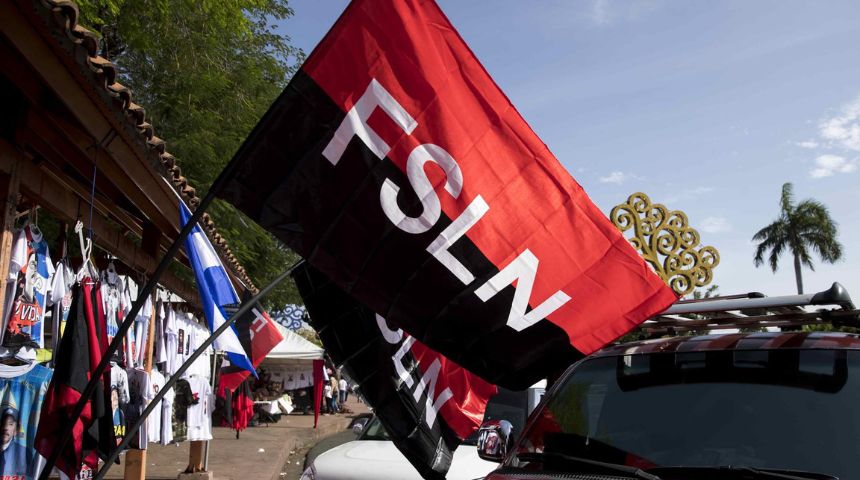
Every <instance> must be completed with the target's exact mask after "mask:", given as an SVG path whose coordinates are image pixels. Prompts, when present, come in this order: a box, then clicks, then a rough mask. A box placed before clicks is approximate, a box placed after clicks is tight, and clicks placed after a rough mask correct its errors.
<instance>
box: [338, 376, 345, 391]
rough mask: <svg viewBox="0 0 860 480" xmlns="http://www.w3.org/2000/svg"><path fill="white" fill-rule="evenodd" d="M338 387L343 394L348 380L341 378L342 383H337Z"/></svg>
mask: <svg viewBox="0 0 860 480" xmlns="http://www.w3.org/2000/svg"><path fill="white" fill-rule="evenodd" d="M337 386H338V388H339V389H340V391H342V392H343V391H345V390H346V379H345V378H341V379H340V382H338V383H337Z"/></svg>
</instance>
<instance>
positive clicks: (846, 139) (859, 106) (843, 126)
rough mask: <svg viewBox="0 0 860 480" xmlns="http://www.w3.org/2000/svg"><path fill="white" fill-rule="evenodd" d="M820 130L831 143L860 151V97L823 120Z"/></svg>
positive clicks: (819, 126) (819, 125)
mask: <svg viewBox="0 0 860 480" xmlns="http://www.w3.org/2000/svg"><path fill="white" fill-rule="evenodd" d="M818 132H819V134H820V135H821V138H823V139H825V140H827V141H829V142H830V143H831V144H834V145H838V146H841V147H842V148H846V149H848V150H854V151H860V97H857V98H856V99H855V100H854V101H852V102H849V103H848V104H846V105H843V107H842V111H841V112H840V113H839V114H838V115H835V116H833V117H831V118H825V119H824V120H822V121H821V122H820V123H819V124H818ZM825 176H827V175H825Z"/></svg>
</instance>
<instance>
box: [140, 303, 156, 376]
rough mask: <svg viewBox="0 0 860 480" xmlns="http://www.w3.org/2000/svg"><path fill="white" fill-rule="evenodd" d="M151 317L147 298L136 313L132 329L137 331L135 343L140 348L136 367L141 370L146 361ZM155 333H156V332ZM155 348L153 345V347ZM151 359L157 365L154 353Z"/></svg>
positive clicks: (150, 304) (150, 306)
mask: <svg viewBox="0 0 860 480" xmlns="http://www.w3.org/2000/svg"><path fill="white" fill-rule="evenodd" d="M151 317H152V299H151V298H147V299H146V302H144V304H143V307H141V309H140V311H139V312H137V318H135V319H134V320H135V321H134V329H135V330H136V331H137V333H136V337H137V343H138V344H139V345H140V347H139V348H138V350H137V362H136V363H137V366H138V367H140V368H143V364H144V363H145V361H146V343H147V342H148V341H149V340H148V338H149V320H150V318H151ZM156 333H157V332H156ZM153 348H155V345H153ZM152 355H153V358H154V359H155V360H154V361H155V363H158V358H157V356H156V353H155V352H153V354H152Z"/></svg>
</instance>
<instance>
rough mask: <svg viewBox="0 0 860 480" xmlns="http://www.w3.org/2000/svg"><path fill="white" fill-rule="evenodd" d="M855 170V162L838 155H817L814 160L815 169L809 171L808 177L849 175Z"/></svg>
mask: <svg viewBox="0 0 860 480" xmlns="http://www.w3.org/2000/svg"><path fill="white" fill-rule="evenodd" d="M855 170H857V161H856V160H847V159H845V157H840V156H839V155H830V154H827V155H819V156H818V157H816V158H815V168H813V169H812V170H810V171H809V176H810V177H812V178H824V177H830V176H832V175H833V174H836V173H851V172H853V171H855Z"/></svg>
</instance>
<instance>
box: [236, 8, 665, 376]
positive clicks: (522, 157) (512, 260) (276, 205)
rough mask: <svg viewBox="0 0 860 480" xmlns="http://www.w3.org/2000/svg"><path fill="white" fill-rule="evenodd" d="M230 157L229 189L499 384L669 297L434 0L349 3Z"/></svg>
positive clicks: (425, 338)
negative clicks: (233, 168) (233, 165)
mask: <svg viewBox="0 0 860 480" xmlns="http://www.w3.org/2000/svg"><path fill="white" fill-rule="evenodd" d="M234 161H236V162H239V163H240V168H239V172H238V173H237V175H235V176H234V178H233V180H232V182H231V184H230V185H228V187H227V188H226V190H225V191H224V192H222V193H221V195H222V196H224V197H225V198H226V199H228V200H229V201H231V202H232V203H233V204H234V205H236V206H237V207H239V208H240V209H242V210H243V211H244V212H246V213H247V214H248V215H249V216H251V217H252V218H254V219H255V220H256V221H257V222H259V223H260V224H261V225H262V226H264V227H265V228H267V229H269V230H270V231H272V232H273V233H274V234H276V235H277V236H278V237H280V238H281V239H282V240H284V242H286V243H287V244H288V245H289V246H290V247H291V248H292V249H294V250H295V251H297V252H298V253H299V254H301V255H302V256H304V257H305V258H306V259H307V260H308V261H309V262H310V263H311V264H312V265H313V266H314V267H316V268H318V269H319V270H321V271H322V272H323V273H324V274H325V275H326V276H328V277H330V278H331V279H332V280H333V281H334V282H335V283H337V284H338V285H340V286H341V287H342V288H344V289H345V290H346V291H347V293H349V294H350V295H352V296H353V297H355V298H356V299H358V300H359V301H361V302H362V303H363V304H365V305H367V306H368V307H369V308H370V309H371V310H373V311H375V312H379V313H380V314H382V315H383V316H384V317H385V318H386V319H388V321H390V322H392V324H394V325H396V326H398V327H401V328H403V329H404V330H405V331H406V332H408V333H409V334H411V335H413V336H415V337H416V338H418V339H420V340H421V341H422V342H424V343H425V344H426V345H428V346H429V347H431V348H433V349H435V350H437V351H439V352H440V353H443V354H444V355H445V356H447V357H449V358H450V359H452V360H454V361H456V362H458V363H459V364H461V365H463V366H464V367H466V368H469V369H470V370H472V371H474V372H476V373H478V374H479V375H481V376H482V377H483V378H485V379H487V380H489V381H491V382H493V383H497V384H500V385H504V386H508V387H511V388H526V387H528V386H529V385H531V384H532V383H534V382H535V381H536V380H538V379H540V378H542V377H545V376H546V375H547V372H548V370H558V369H561V368H564V367H566V366H567V365H568V364H569V363H570V362H572V361H574V360H576V359H577V358H581V357H582V355H584V354H588V353H591V352H593V351H595V350H596V349H598V348H600V347H601V346H603V345H604V344H606V343H608V342H610V341H612V340H614V339H615V338H617V337H618V336H620V335H622V334H623V333H625V332H627V331H628V330H630V329H631V328H633V327H634V326H636V325H637V324H638V323H640V322H641V321H643V320H645V319H646V318H648V317H649V316H652V315H653V314H655V313H657V312H659V311H661V310H663V309H664V308H666V307H667V306H668V305H669V304H671V303H672V302H673V301H674V300H675V295H674V294H673V293H672V291H671V290H670V289H669V288H668V287H666V286H665V284H664V283H663V282H662V281H661V280H660V279H659V278H658V277H657V275H656V274H654V273H653V272H652V271H651V269H650V268H649V267H647V266H646V264H645V262H644V261H643V260H642V259H641V258H640V257H639V255H638V254H637V253H636V251H635V250H634V249H633V248H632V247H631V246H630V245H629V244H628V242H627V241H626V240H625V239H624V238H623V237H622V235H621V234H620V233H619V232H618V231H617V229H616V228H615V227H614V226H613V225H612V224H611V223H610V222H609V220H608V219H607V218H606V216H605V215H604V214H603V213H602V212H600V211H599V209H598V208H597V207H596V206H595V205H594V204H593V203H592V202H591V200H590V199H589V198H588V196H587V195H586V194H585V192H584V191H583V190H582V188H581V187H580V186H579V184H577V183H576V181H575V180H574V179H573V178H572V177H571V176H570V175H569V174H568V172H567V171H566V170H565V169H564V167H563V166H562V165H561V164H560V163H559V162H558V160H556V159H555V157H554V156H553V155H552V153H551V152H550V151H549V149H548V148H547V147H546V145H544V144H543V142H541V140H540V139H539V138H538V137H537V135H536V134H535V133H534V132H533V131H532V130H531V128H530V127H529V126H528V124H527V123H526V122H525V120H523V118H522V117H521V116H520V115H519V113H518V112H517V111H516V109H515V108H514V107H513V105H512V104H511V103H510V101H509V100H508V99H507V98H506V97H505V95H504V94H503V93H502V91H501V90H500V89H499V88H498V86H497V85H496V84H495V83H494V82H493V80H492V79H491V78H490V76H489V75H488V73H487V72H486V71H485V70H484V68H483V67H482V66H481V64H480V63H479V62H478V60H477V59H476V58H475V56H474V55H473V54H472V52H471V51H470V50H469V48H468V47H467V46H466V44H465V42H463V40H462V38H460V36H459V35H458V34H457V32H456V30H455V29H454V27H453V26H452V25H451V24H450V22H449V21H448V19H447V18H446V17H445V16H444V14H443V13H442V12H441V10H440V9H439V8H438V6H437V5H436V4H435V3H433V2H431V1H419V0H406V1H380V0H373V1H370V0H357V1H354V2H352V3H351V4H350V6H349V7H348V8H347V10H346V11H345V12H344V14H343V15H342V17H341V18H340V19H339V20H338V22H337V23H336V24H335V26H334V27H333V28H332V30H331V31H330V32H329V33H328V34H327V35H326V37H325V39H324V40H323V41H322V42H321V44H320V45H319V46H318V47H317V48H316V49H315V50H314V52H313V54H312V55H311V56H310V57H309V58H308V60H307V62H306V63H305V65H304V66H303V67H302V69H301V70H300V71H299V72H298V73H297V74H296V76H295V77H294V78H293V80H292V81H291V82H290V85H289V86H288V87H287V89H286V90H285V91H284V93H283V94H282V96H281V97H280V98H279V99H278V101H277V102H276V103H275V105H273V107H272V109H271V110H270V111H269V112H268V113H267V115H266V116H265V117H264V118H263V120H262V121H261V122H260V124H259V125H258V126H257V128H256V129H255V130H254V132H253V133H252V135H251V136H250V137H249V139H248V140H247V141H246V143H245V145H243V147H242V149H240V151H239V153H237V155H236V157H235V158H234ZM586 161H587V160H583V163H585V162H586Z"/></svg>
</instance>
